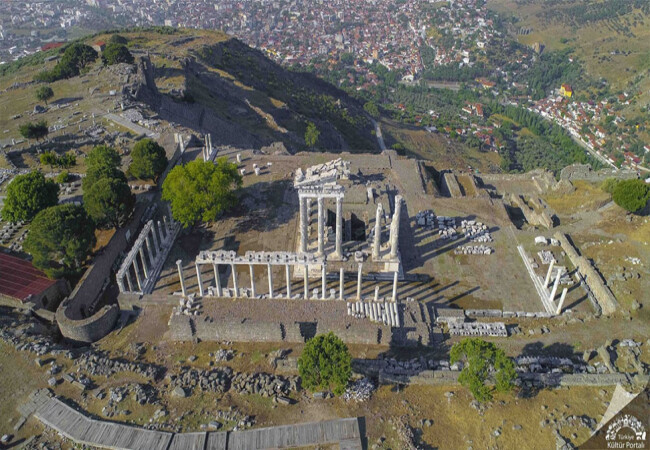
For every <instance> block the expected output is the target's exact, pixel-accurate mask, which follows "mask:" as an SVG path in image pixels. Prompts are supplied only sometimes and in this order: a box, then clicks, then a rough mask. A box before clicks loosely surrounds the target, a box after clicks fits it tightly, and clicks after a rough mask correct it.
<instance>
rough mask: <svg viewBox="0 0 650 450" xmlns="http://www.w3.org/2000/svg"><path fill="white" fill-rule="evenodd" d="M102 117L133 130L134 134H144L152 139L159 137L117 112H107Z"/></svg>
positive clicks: (157, 134)
mask: <svg viewBox="0 0 650 450" xmlns="http://www.w3.org/2000/svg"><path fill="white" fill-rule="evenodd" d="M104 117H106V118H107V119H109V120H112V121H113V122H115V123H116V124H118V125H121V126H123V127H125V128H128V129H129V130H131V131H133V132H134V133H135V134H138V135H140V134H144V135H145V136H147V137H149V138H153V139H158V138H159V137H160V134H159V133H156V132H155V131H151V130H150V129H148V128H145V127H141V126H140V125H138V124H137V123H133V122H131V121H130V120H129V119H125V118H124V117H121V116H118V115H117V114H113V113H108V114H105V115H104Z"/></svg>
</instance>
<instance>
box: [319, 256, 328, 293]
mask: <svg viewBox="0 0 650 450" xmlns="http://www.w3.org/2000/svg"><path fill="white" fill-rule="evenodd" d="M326 277H327V271H326V269H325V261H323V264H322V265H321V290H322V291H323V292H321V295H320V298H321V300H325V298H326V297H325V291H326V290H327V278H326Z"/></svg>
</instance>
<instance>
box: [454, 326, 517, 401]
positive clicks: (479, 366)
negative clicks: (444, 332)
mask: <svg viewBox="0 0 650 450" xmlns="http://www.w3.org/2000/svg"><path fill="white" fill-rule="evenodd" d="M450 356H451V358H450V360H451V363H452V364H454V363H456V362H458V361H460V360H463V362H464V366H463V370H462V371H461V372H460V376H459V377H458V381H459V382H460V384H462V385H463V386H465V387H466V388H468V389H469V390H470V392H471V393H472V395H473V396H474V398H475V399H476V400H478V401H479V402H486V401H489V400H492V392H493V391H497V392H508V391H510V390H512V388H513V387H514V382H515V379H516V377H517V374H516V372H515V365H514V363H513V362H512V360H511V359H510V358H508V357H507V356H506V354H505V353H504V351H503V350H501V349H500V348H498V347H497V346H496V345H494V344H493V343H491V342H486V341H484V340H483V339H480V338H465V339H463V340H462V341H460V342H458V343H456V344H454V346H453V347H452V348H451V352H450ZM488 381H490V382H493V383H494V386H488V385H487V384H486V382H488Z"/></svg>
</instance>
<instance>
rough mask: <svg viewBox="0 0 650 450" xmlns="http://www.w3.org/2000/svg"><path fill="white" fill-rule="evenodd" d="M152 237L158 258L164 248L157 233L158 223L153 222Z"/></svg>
mask: <svg viewBox="0 0 650 450" xmlns="http://www.w3.org/2000/svg"><path fill="white" fill-rule="evenodd" d="M151 235H152V236H153V246H154V248H155V249H156V256H158V255H159V254H160V251H161V250H162V248H161V247H160V241H159V240H158V233H157V232H156V222H151Z"/></svg>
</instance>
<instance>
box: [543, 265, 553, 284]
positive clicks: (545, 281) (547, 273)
mask: <svg viewBox="0 0 650 450" xmlns="http://www.w3.org/2000/svg"><path fill="white" fill-rule="evenodd" d="M554 264H555V261H551V264H550V265H549V266H548V272H546V279H545V280H544V287H547V286H548V283H550V281H551V274H552V273H553V265H554Z"/></svg>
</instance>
